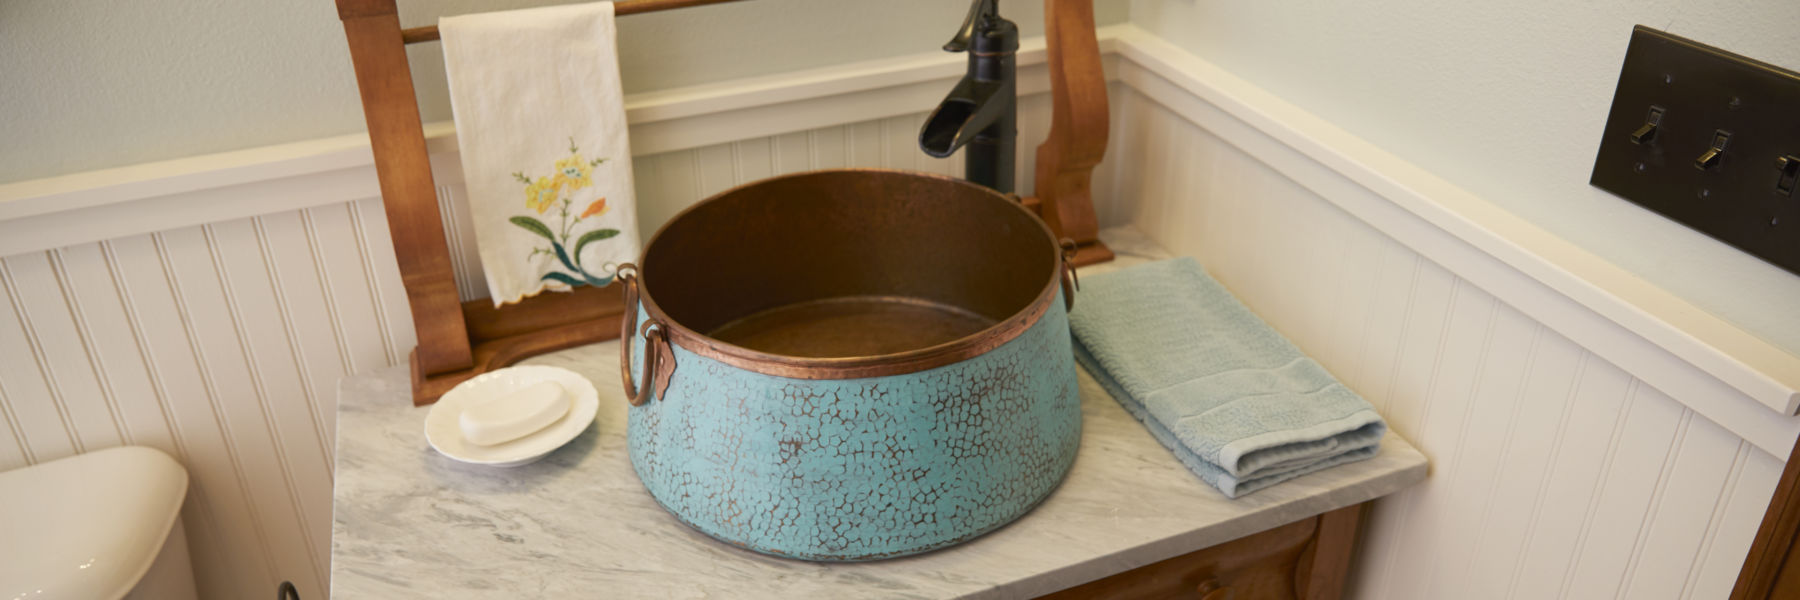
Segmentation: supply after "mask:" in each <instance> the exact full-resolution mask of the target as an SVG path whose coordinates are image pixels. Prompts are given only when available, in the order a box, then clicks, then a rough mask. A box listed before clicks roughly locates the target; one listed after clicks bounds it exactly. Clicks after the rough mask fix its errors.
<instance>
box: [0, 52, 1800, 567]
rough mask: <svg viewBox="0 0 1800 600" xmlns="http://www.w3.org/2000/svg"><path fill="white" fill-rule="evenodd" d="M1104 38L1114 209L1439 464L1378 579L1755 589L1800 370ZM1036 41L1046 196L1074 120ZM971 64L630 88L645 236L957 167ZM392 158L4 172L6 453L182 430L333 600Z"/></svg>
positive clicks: (227, 501)
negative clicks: (743, 189)
mask: <svg viewBox="0 0 1800 600" xmlns="http://www.w3.org/2000/svg"><path fill="white" fill-rule="evenodd" d="M1101 37H1102V40H1101V49H1102V52H1103V53H1104V54H1105V57H1106V62H1107V65H1108V69H1109V72H1110V73H1112V74H1113V77H1114V78H1115V79H1116V80H1117V81H1115V83H1113V84H1112V108H1113V113H1112V120H1113V122H1112V125H1113V129H1112V131H1113V137H1112V148H1111V150H1110V152H1109V154H1108V157H1107V161H1106V162H1105V163H1103V165H1102V167H1101V169H1100V170H1099V172H1098V178H1097V180H1096V182H1095V190H1096V202H1097V208H1098V210H1099V212H1100V216H1101V219H1102V221H1103V222H1104V223H1105V224H1106V225H1109V226H1131V227H1134V228H1137V229H1138V230H1140V231H1142V232H1143V233H1144V234H1146V235H1148V236H1150V237H1151V238H1153V239H1155V240H1156V241H1157V242H1160V243H1161V244H1162V245H1164V246H1165V247H1167V248H1169V249H1170V250H1172V251H1175V252H1177V253H1182V254H1190V255H1193V256H1196V257H1198V258H1199V259H1200V260H1201V261H1202V262H1203V263H1204V264H1206V265H1207V266H1208V268H1209V269H1210V270H1211V271H1212V272H1213V274H1214V275H1215V276H1216V277H1218V279H1220V280H1221V281H1222V282H1224V283H1225V284H1226V285H1227V286H1228V287H1230V288H1231V289H1232V291H1233V292H1234V293H1236V294H1238V295H1239V296H1240V297H1241V298H1243V299H1244V301H1245V302H1246V303H1247V304H1248V305H1249V306H1250V307H1252V308H1253V309H1254V310H1256V311H1257V312H1258V313H1259V314H1261V315H1263V317H1264V318H1265V319H1267V320H1268V321H1269V322H1270V323H1271V324H1273V325H1274V326H1275V327H1276V328H1277V329H1279V330H1281V331H1282V332H1283V333H1285V334H1287V335H1288V336H1289V337H1291V338H1292V339H1294V341H1295V342H1296V343H1298V344H1299V345H1300V346H1301V347H1302V348H1304V349H1306V350H1307V351H1308V352H1309V353H1311V354H1313V355H1315V356H1316V357H1318V358H1319V360H1320V362H1322V363H1323V364H1325V365H1326V366H1327V367H1328V368H1330V369H1331V370H1332V371H1333V372H1334V373H1336V374H1337V375H1338V376H1339V377H1341V378H1342V379H1343V380H1344V381H1345V382H1346V383H1347V384H1349V385H1350V386H1351V387H1352V388H1354V389H1356V390H1357V391H1359V392H1361V393H1362V394H1364V395H1365V396H1367V397H1368V398H1369V399H1370V400H1371V401H1372V402H1374V403H1375V405H1376V406H1377V407H1378V408H1380V409H1381V411H1382V412H1383V414H1384V415H1386V416H1387V417H1388V418H1389V419H1390V421H1391V423H1392V424H1393V427H1394V429H1395V430H1396V431H1398V432H1399V433H1401V434H1402V435H1405V436H1406V437H1407V438H1408V439H1409V440H1411V441H1412V442H1413V443H1414V444H1415V445H1417V446H1418V447H1419V448H1420V449H1421V450H1423V451H1424V452H1425V453H1426V454H1427V455H1428V456H1429V457H1430V458H1431V459H1432V460H1433V469H1432V476H1431V478H1430V479H1428V480H1427V481H1426V482H1425V483H1424V484H1422V485H1421V486H1419V487H1417V488H1415V489H1412V490H1410V491H1408V492H1405V493H1403V494H1401V495H1398V496H1395V497H1392V498H1389V499H1386V500H1383V501H1382V502H1380V503H1378V504H1377V506H1376V508H1375V510H1374V512H1373V515H1372V520H1371V521H1370V522H1369V525H1368V528H1367V530H1366V531H1367V535H1366V536H1365V537H1364V540H1363V543H1362V547H1361V553H1360V554H1359V557H1358V558H1357V563H1356V565H1355V579H1354V581H1353V590H1352V591H1353V592H1354V596H1355V597H1360V598H1372V599H1373V598H1381V599H1385V598H1446V597H1451V598H1460V597H1516V598H1541V597H1551V596H1560V597H1567V598H1595V597H1631V598H1638V597H1662V596H1667V597H1694V598H1710V597H1718V596H1721V595H1723V593H1724V591H1725V590H1727V589H1729V587H1730V585H1731V582H1732V580H1733V579H1734V578H1735V576H1736V574H1737V570H1738V566H1739V564H1740V563H1741V561H1742V558H1743V556H1744V555H1745V552H1746V550H1747V548H1748V545H1749V541H1750V537H1751V535H1752V534H1753V533H1754V530H1755V528H1756V525H1757V523H1758V521H1759V520H1760V518H1761V516H1762V510H1763V507H1764V506H1765V505H1766V503H1767V502H1768V499H1769V496H1770V494H1771V491H1772V490H1773V488H1774V485H1775V482H1776V478H1777V477H1778V475H1779V472H1780V470H1781V467H1782V461H1781V458H1780V457H1782V456H1785V452H1786V451H1787V449H1788V448H1791V447H1792V445H1793V443H1794V440H1795V437H1796V435H1800V420H1796V418H1794V417H1791V416H1787V415H1788V414H1790V413H1791V412H1792V408H1793V404H1794V402H1795V398H1796V396H1795V394H1794V393H1793V390H1794V388H1795V387H1796V385H1795V383H1796V381H1797V380H1800V378H1797V377H1796V375H1795V374H1796V373H1800V370H1797V369H1796V368H1795V365H1800V359H1796V358H1795V357H1792V356H1790V355H1785V354H1782V353H1778V352H1773V353H1772V352H1770V351H1769V350H1768V348H1767V346H1766V344H1765V345H1758V343H1757V342H1756V341H1755V340H1754V339H1747V336H1745V335H1744V334H1743V333H1742V332H1741V331H1736V330H1734V329H1732V328H1731V327H1730V326H1729V325H1728V324H1722V323H1721V322H1718V321H1717V320H1716V319H1714V318H1712V317H1709V316H1707V315H1704V314H1694V313H1695V312H1697V311H1689V310H1685V309H1684V308H1683V306H1685V305H1682V304H1680V303H1678V302H1675V301H1672V300H1670V299H1669V298H1667V297H1666V294H1662V293H1661V292H1660V291H1658V290H1645V289H1643V288H1642V286H1640V285H1638V284H1636V283H1633V280H1630V279H1629V278H1621V277H1618V276H1617V273H1616V272H1615V271H1616V269H1613V270H1608V266H1607V265H1595V264H1594V263H1593V262H1592V261H1590V260H1587V258H1584V257H1585V255H1582V254H1580V253H1572V252H1568V251H1565V250H1564V249H1562V247H1561V246H1558V245H1557V244H1558V241H1557V240H1554V239H1546V238H1543V237H1541V236H1536V234H1533V233H1531V232H1530V231H1525V230H1521V229H1519V228H1518V227H1517V226H1516V223H1513V222H1512V221H1507V220H1506V219H1507V218H1509V217H1506V216H1505V215H1503V214H1497V213H1494V212H1491V211H1488V210H1487V209H1485V208H1482V205H1481V204H1480V203H1479V202H1478V201H1476V200H1470V199H1468V198H1463V197H1461V196H1457V195H1456V193H1457V192H1456V191H1455V190H1454V189H1453V188H1449V187H1447V186H1446V185H1444V184H1442V182H1439V181H1435V180H1431V179H1429V174H1424V175H1421V174H1420V173H1418V172H1417V171H1416V168H1413V167H1411V166H1410V165H1406V164H1405V163H1403V162H1400V161H1398V160H1397V159H1393V158H1392V157H1391V156H1386V155H1384V154H1382V153H1380V151H1379V149H1371V148H1368V147H1366V144H1362V143H1361V142H1360V141H1358V140H1355V139H1354V138H1349V137H1348V136H1346V135H1344V134H1343V133H1342V132H1341V131H1335V130H1332V129H1330V128H1329V126H1328V124H1321V123H1318V122H1316V119H1312V118H1310V117H1309V116H1308V115H1305V114H1304V113H1300V112H1298V111H1297V109H1294V108H1293V107H1292V106H1289V105H1286V104H1284V103H1283V102H1282V101H1281V100H1280V99H1279V98H1274V97H1271V96H1268V95H1267V94H1266V93H1261V92H1260V91H1259V90H1256V89H1254V88H1252V87H1250V86H1248V84H1246V83H1244V82H1242V81H1240V80H1236V79H1234V78H1232V77H1231V76H1229V74H1224V73H1222V72H1219V71H1217V70H1216V69H1214V68H1211V67H1209V66H1208V65H1207V64H1205V63H1204V62H1203V61H1201V60H1200V59H1199V58H1197V57H1193V56H1192V55H1188V54H1186V53H1185V52H1183V51H1181V50H1179V49H1175V48H1174V47H1173V46H1170V45H1168V44H1166V43H1162V42H1161V41H1160V40H1157V39H1156V38H1154V37H1153V36H1150V35H1149V34H1147V33H1145V32H1143V31H1141V30H1138V29H1136V28H1135V27H1132V26H1129V25H1124V26H1115V27H1108V28H1105V29H1103V30H1102V31H1101ZM1023 47H1024V48H1023V50H1022V52H1021V54H1020V57H1019V65H1020V72H1021V81H1020V86H1021V90H1022V92H1023V93H1024V94H1025V95H1024V97H1023V98H1022V101H1021V114H1020V126H1021V129H1022V131H1021V139H1020V140H1019V148H1020V149H1021V152H1020V157H1019V158H1020V162H1021V164H1020V165H1019V172H1020V174H1021V177H1020V178H1019V181H1020V182H1021V183H1022V185H1024V186H1026V187H1029V185H1030V180H1031V178H1030V177H1029V173H1031V171H1032V167H1033V165H1032V159H1033V157H1034V153H1033V152H1032V149H1033V148H1035V147H1036V145H1037V144H1038V142H1039V141H1041V140H1042V139H1043V137H1044V134H1045V129H1046V127H1047V124H1048V120H1049V118H1048V117H1049V115H1048V112H1049V111H1048V99H1047V96H1045V95H1044V94H1043V93H1042V92H1043V91H1044V90H1045V89H1046V88H1047V84H1046V80H1047V77H1046V74H1045V72H1044V69H1043V65H1042V62H1043V52H1042V40H1041V38H1040V39H1037V40H1027V41H1026V42H1025V43H1024V44H1023ZM962 60H963V59H962V58H961V57H960V55H949V54H942V53H938V54H931V55H920V56H917V57H903V58H901V59H894V60H885V61H876V62H873V63H867V64H859V65H851V66H845V67H833V68H830V69H825V70H820V71H811V72H804V73H796V74H789V75H783V76H775V77H766V78H758V79H753V80H745V81H739V82H728V83H724V84H719V85H717V86H706V87H702V88H691V89H686V90H675V91H669V92H660V93H656V94H650V95H645V96H638V97H634V98H631V99H628V104H629V105H630V106H629V109H628V114H629V115H630V116H629V119H630V121H631V123H632V134H633V151H634V154H635V155H636V156H635V157H634V160H635V161H636V162H635V165H634V166H635V178H636V184H637V190H638V195H639V199H638V200H639V210H640V212H639V220H640V229H641V230H642V231H641V232H642V233H643V234H644V235H645V236H648V235H649V234H651V233H653V232H654V230H655V229H656V228H657V227H658V226H659V225H660V224H661V223H663V222H665V221H666V220H667V219H668V218H669V217H671V216H672V215H674V214H675V213H676V212H677V211H679V210H680V209H681V208H683V207H685V206H688V205H690V204H692V203H693V202H694V201H696V200H698V199H700V198H702V197H705V196H707V195H710V194H713V193H716V192H718V191H721V190H724V189H726V188H728V187H731V186H733V185H736V184H739V183H743V182H748V181H752V180H755V179H759V178H762V177H766V176H769V175H774V174H780V173H788V172H794V171H802V170H807V169H812V168H822V167H835V166H878V167H888V168H904V169H920V170H926V171H932V172H938V173H946V174H951V175H959V174H960V170H961V160H960V157H958V158H953V159H951V160H935V159H929V158H926V157H924V156H922V155H921V154H919V153H918V152H917V150H916V146H915V136H916V132H917V130H918V126H919V124H920V122H921V121H922V119H923V116H924V113H923V112H922V111H924V110H926V109H928V108H929V107H930V106H932V105H933V104H935V103H936V102H937V100H938V99H939V98H941V97H942V95H943V93H944V92H945V91H947V90H948V89H949V87H950V85H951V84H952V83H954V81H955V79H956V78H957V77H960V75H961V68H962V65H961V61H962ZM427 131H428V134H429V137H430V139H429V147H430V148H431V149H432V152H433V157H432V159H433V166H434V171H435V172H436V173H437V176H438V179H437V180H438V184H439V194H438V195H439V201H440V207H441V208H442V209H443V212H444V214H445V230H446V233H447V236H448V238H449V241H450V246H451V254H452V259H453V262H454V263H455V267H456V273H457V284H458V286H459V291H460V292H461V294H462V295H463V297H464V298H474V297H480V296H485V295H486V294H485V283H484V282H483V279H482V276H481V271H480V265H479V261H478V259H477V256H476V253H475V249H474V245H473V228H472V226H471V223H470V221H469V217H468V209H467V206H466V201H465V199H464V198H463V189H462V186H461V185H460V169H459V168H458V166H457V159H456V156H455V138H454V134H453V132H451V131H450V129H449V128H448V127H446V126H441V125H439V126H432V127H428V128H427ZM370 165H371V162H370V158H369V155H368V148H367V141H366V139H357V138H355V137H354V136H353V137H351V138H342V139H331V140H320V141H317V142H310V143H303V144H294V145H286V146H282V147H276V148H268V149H257V150H251V151H244V152H239V153H230V154H228V155H220V156H210V157H197V158H193V159H183V160H180V161H170V162H167V163H158V164H155V165H143V166H137V167H128V168H123V169H112V170H108V171H106V172H96V173H92V174H83V175H80V176H70V177H59V178H53V179H49V180H40V181H35V182H24V183H21V184H8V185H0V286H3V289H0V292H3V294H0V295H3V298H4V301H3V302H0V419H3V420H4V421H5V426H4V427H0V469H5V468H12V467H17V466H22V465H28V464H34V463H38V462H43V461H47V460H52V459H55V458H59V457H63V456H67V455H71V454H75V453H79V452H83V451H89V450H95V449H99V448H103V447H107V446H113V445H119V444H142V445H148V446H153V447H157V448H161V449H163V450H165V451H168V452H169V453H171V454H172V455H174V456H176V457H177V458H178V459H179V460H181V461H182V463H183V464H185V465H187V468H188V469H189V472H190V473H191V474H192V480H191V484H190V489H189V502H188V504H187V505H186V506H185V507H184V511H183V514H184V517H185V518H184V520H185V522H186V526H187V527H188V539H189V540H190V544H191V545H192V550H193V554H194V564H195V570H196V575H197V576H198V580H199V584H200V588H201V591H202V593H203V596H204V597H206V598H257V597H264V596H266V595H268V594H270V593H271V592H272V591H273V589H274V586H275V584H276V582H279V581H281V580H284V579H285V580H293V581H294V582H295V583H296V584H298V585H299V587H300V591H301V593H302V596H303V597H305V598H309V599H311V598H323V597H325V591H324V590H325V589H326V582H325V573H326V572H327V571H328V570H329V565H328V564H327V560H328V556H329V545H330V529H331V517H332V515H331V505H330V501H331V477H332V473H331V468H332V462H331V456H332V449H333V447H334V445H333V444H334V439H333V435H334V427H333V416H334V412H335V406H334V404H335V395H334V393H335V385H336V382H337V380H338V378H340V377H342V376H343V375H345V374H348V373H355V372H362V371H367V370H369V369H374V368H379V367H383V366H387V365H392V364H399V363H401V362H402V361H403V360H404V358H405V356H406V353H407V351H408V350H409V349H410V348H411V347H412V345H413V334H412V331H411V327H410V322H411V321H410V317H409V315H408V313H407V305H406V302H405V294H404V290H403V289H402V287H401V285H400V279H399V273H398V271H397V268H396V266H395V264H394V258H393V252H392V249H391V247H390V245H389V238H388V233H387V225H386V220H385V217H384V214H383V211H382V209H381V205H380V203H379V200H378V199H376V198H375V196H376V194H377V189H376V185H375V181H374V173H373V169H372V167H371V166H370ZM872 200H873V199H872ZM1477 200H1478V199H1477ZM1521 231H1524V232H1523V233H1521ZM1547 248H1548V250H1546V249H1547ZM1659 294H1661V295H1659ZM420 451H421V452H428V451H429V450H427V449H425V448H424V447H423V446H421V448H420ZM437 510H443V511H445V512H446V513H452V514H453V513H454V512H455V511H456V510H457V507H454V506H444V507H439V508H437Z"/></svg>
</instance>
